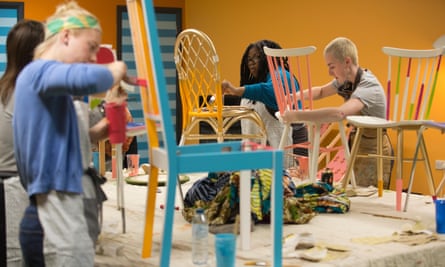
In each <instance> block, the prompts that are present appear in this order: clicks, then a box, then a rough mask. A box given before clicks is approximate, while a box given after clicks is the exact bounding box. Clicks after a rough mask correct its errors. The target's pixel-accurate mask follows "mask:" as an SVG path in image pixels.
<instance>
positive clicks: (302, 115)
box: [282, 98, 364, 123]
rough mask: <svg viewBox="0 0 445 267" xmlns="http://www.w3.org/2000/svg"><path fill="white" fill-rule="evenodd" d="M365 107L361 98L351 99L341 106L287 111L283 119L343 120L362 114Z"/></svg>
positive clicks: (295, 120)
mask: <svg viewBox="0 0 445 267" xmlns="http://www.w3.org/2000/svg"><path fill="white" fill-rule="evenodd" d="M363 107H364V105H363V103H362V102H361V101H360V100H359V99H355V98H352V99H349V100H348V101H346V102H345V103H344V104H343V105H341V106H340V107H326V108H320V109H314V110H307V111H286V112H285V113H284V114H283V115H282V119H283V121H284V122H286V123H290V122H298V121H313V122H321V123H323V122H333V121H339V120H343V119H344V118H345V117H346V116H349V115H357V114H360V110H362V108H363Z"/></svg>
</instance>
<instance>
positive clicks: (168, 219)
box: [160, 168, 178, 266]
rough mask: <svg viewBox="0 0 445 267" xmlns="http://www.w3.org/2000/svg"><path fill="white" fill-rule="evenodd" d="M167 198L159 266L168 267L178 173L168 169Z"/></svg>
mask: <svg viewBox="0 0 445 267" xmlns="http://www.w3.org/2000/svg"><path fill="white" fill-rule="evenodd" d="M167 175H168V181H167V196H166V202H165V215H164V231H163V233H162V242H161V244H162V246H161V265H160V266H170V254H171V248H172V233H173V222H174V215H175V214H174V211H175V194H176V181H177V176H178V173H177V172H176V171H175V170H173V168H169V169H168V170H167Z"/></svg>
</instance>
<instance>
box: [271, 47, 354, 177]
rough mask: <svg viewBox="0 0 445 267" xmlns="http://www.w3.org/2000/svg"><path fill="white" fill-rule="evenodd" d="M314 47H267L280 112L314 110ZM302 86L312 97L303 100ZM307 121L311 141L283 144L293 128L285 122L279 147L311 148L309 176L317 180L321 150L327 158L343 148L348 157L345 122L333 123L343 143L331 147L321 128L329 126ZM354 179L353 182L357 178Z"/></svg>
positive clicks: (332, 125) (309, 150) (309, 149)
mask: <svg viewBox="0 0 445 267" xmlns="http://www.w3.org/2000/svg"><path fill="white" fill-rule="evenodd" d="M315 50H316V48H315V47H314V46H307V47H299V48H287V49H272V48H268V47H264V53H265V54H266V56H267V62H268V66H269V72H270V75H271V78H272V82H273V87H274V91H275V98H276V101H277V104H278V108H279V112H280V114H283V113H284V112H285V111H286V110H293V109H303V110H310V109H312V107H313V105H312V93H311V92H312V91H311V89H312V82H311V70H310V55H311V54H313V53H314V52H315ZM284 69H287V70H288V72H285V71H282V70H284ZM284 73H286V78H285V79H284V78H283V77H284ZM300 88H302V89H303V88H304V89H306V88H307V89H308V90H309V98H310V99H311V100H304V99H303V90H299V89H300ZM304 123H305V124H306V125H307V128H308V136H309V141H308V142H307V143H302V144H293V145H292V146H288V147H284V140H285V137H286V136H287V135H288V133H289V131H290V130H291V129H292V127H291V125H290V124H286V125H285V129H284V131H283V135H282V138H281V142H280V149H289V148H293V147H306V148H308V152H309V170H308V172H309V178H310V180H311V181H315V180H316V179H317V172H318V166H319V156H320V152H321V153H322V157H324V156H326V153H331V152H333V151H339V150H344V155H345V157H346V158H348V157H349V148H348V141H347V138H346V130H345V127H344V124H343V121H338V122H336V123H331V125H329V127H331V129H332V127H334V128H336V130H337V131H338V132H339V136H340V139H341V144H342V145H333V144H331V145H330V146H329V145H328V146H320V144H321V142H322V140H323V138H326V136H325V135H323V132H324V131H322V129H326V128H325V125H326V124H325V123H316V122H312V121H304ZM352 175H353V174H352ZM352 180H353V181H354V179H352Z"/></svg>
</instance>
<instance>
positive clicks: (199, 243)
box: [192, 208, 209, 265]
mask: <svg viewBox="0 0 445 267" xmlns="http://www.w3.org/2000/svg"><path fill="white" fill-rule="evenodd" d="M208 247H209V225H208V223H207V219H206V217H205V214H204V210H203V209H201V208H198V209H196V211H195V216H194V217H193V220H192V261H193V264H195V265H207V261H208V257H209V253H208Z"/></svg>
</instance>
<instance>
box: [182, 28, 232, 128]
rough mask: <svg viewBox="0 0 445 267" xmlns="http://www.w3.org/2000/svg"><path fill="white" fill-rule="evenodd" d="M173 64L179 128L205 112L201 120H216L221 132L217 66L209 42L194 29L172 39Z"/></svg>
mask: <svg viewBox="0 0 445 267" xmlns="http://www.w3.org/2000/svg"><path fill="white" fill-rule="evenodd" d="M174 60H175V64H176V70H177V73H178V80H179V91H180V95H181V101H182V118H183V122H182V128H183V129H184V128H185V127H186V125H188V124H189V123H190V120H191V118H192V117H199V116H200V113H201V112H202V111H205V116H209V117H216V118H217V119H218V121H219V122H220V123H219V124H218V127H219V129H218V131H219V132H222V103H223V100H222V89H221V77H220V65H219V57H218V54H217V53H216V49H215V46H214V45H213V42H212V40H211V39H210V37H209V36H207V34H205V33H204V32H202V31H199V30H196V29H186V30H184V31H182V32H181V33H180V34H179V35H178V36H177V38H176V43H175V48H174ZM216 107H217V108H216ZM201 116H204V115H202V114H201Z"/></svg>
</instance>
